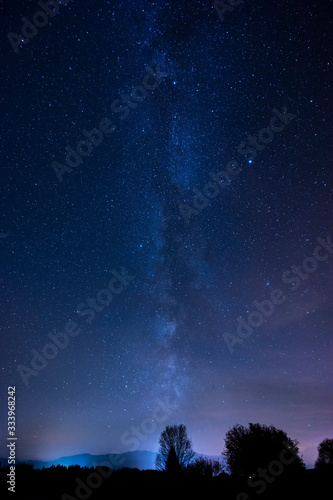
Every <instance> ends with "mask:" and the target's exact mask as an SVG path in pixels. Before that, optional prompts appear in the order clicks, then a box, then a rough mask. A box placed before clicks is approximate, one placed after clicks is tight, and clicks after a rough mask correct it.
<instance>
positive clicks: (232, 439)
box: [223, 423, 304, 478]
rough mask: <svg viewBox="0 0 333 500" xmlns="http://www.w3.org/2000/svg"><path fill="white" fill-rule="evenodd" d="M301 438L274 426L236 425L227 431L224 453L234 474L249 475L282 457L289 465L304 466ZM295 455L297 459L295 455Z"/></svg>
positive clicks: (257, 424) (298, 467)
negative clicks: (292, 436) (301, 454)
mask: <svg viewBox="0 0 333 500" xmlns="http://www.w3.org/2000/svg"><path fill="white" fill-rule="evenodd" d="M297 445H298V442H297V441H296V440H292V439H290V438H289V437H288V436H287V434H286V433H285V432H284V431H282V430H279V429H276V428H275V427H274V426H272V425H271V426H269V427H268V426H266V425H261V424H259V423H256V424H253V423H250V424H249V427H248V428H246V427H244V426H242V425H238V424H237V425H235V426H234V427H232V428H231V429H230V430H229V431H228V432H227V434H226V437H225V450H224V452H223V455H224V456H225V457H226V459H227V463H228V466H229V469H230V472H231V474H233V475H237V476H240V477H244V478H248V477H250V476H251V474H252V473H254V472H256V471H257V470H258V469H259V468H262V467H267V466H268V464H270V463H271V462H273V461H274V462H277V461H278V460H279V459H280V460H282V457H283V462H284V463H288V464H289V465H288V469H289V470H290V468H292V469H293V470H294V471H295V468H297V469H299V470H300V469H303V468H304V464H303V461H302V459H301V458H300V457H299V455H298V453H299V450H298V446H297ZM293 458H294V459H293Z"/></svg>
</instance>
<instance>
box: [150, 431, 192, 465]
mask: <svg viewBox="0 0 333 500" xmlns="http://www.w3.org/2000/svg"><path fill="white" fill-rule="evenodd" d="M159 443H160V448H159V451H158V453H157V456H156V461H155V465H156V469H157V470H165V471H167V472H170V473H178V472H180V471H182V470H183V469H184V468H185V467H187V466H188V465H189V464H190V463H191V462H192V460H193V458H194V451H193V450H192V443H191V440H190V439H189V438H188V436H187V430H186V426H185V425H183V424H181V425H172V426H171V425H168V426H167V427H166V428H165V430H164V431H163V432H162V433H161V437H160V441H159Z"/></svg>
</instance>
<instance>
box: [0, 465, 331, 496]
mask: <svg viewBox="0 0 333 500" xmlns="http://www.w3.org/2000/svg"><path fill="white" fill-rule="evenodd" d="M8 472H9V469H8V467H7V468H1V469H0V475H1V484H2V488H3V487H4V486H5V483H6V481H7V480H8V477H6V475H7V474H8ZM96 472H97V471H96V469H94V468H90V469H89V468H81V467H79V466H72V467H69V468H68V469H67V468H66V467H62V466H57V467H51V468H48V469H42V470H35V469H33V468H32V466H28V465H25V464H21V465H17V466H16V470H15V481H16V488H15V494H14V493H11V492H8V491H7V493H8V496H7V497H8V498H13V499H15V500H17V499H21V498H22V499H24V500H53V499H54V500H56V499H57V500H60V499H61V500H73V499H79V500H87V499H88V498H89V499H90V500H104V499H111V498H115V496H117V497H125V498H126V497H128V496H133V495H140V494H141V495H144V498H145V499H146V498H147V497H148V498H158V497H163V498H167V497H170V496H172V497H176V498H189V495H200V496H202V497H204V498H214V497H216V498H220V499H225V500H229V499H230V500H253V499H258V500H275V499H276V500H278V499H279V500H289V499H290V500H310V499H313V500H321V499H328V498H331V497H332V483H333V474H332V471H328V472H327V471H326V472H321V471H317V470H306V471H303V472H301V473H299V474H298V475H297V476H295V475H293V476H292V477H291V476H287V475H286V473H283V474H281V475H280V476H278V477H276V478H275V479H274V480H273V482H272V483H271V484H268V483H266V484H264V483H263V482H262V483H261V485H260V486H259V485H256V487H249V486H248V485H247V484H246V481H242V480H240V479H234V478H232V477H230V476H229V475H227V474H225V473H222V474H220V475H219V476H218V477H213V478H204V477H197V476H194V475H186V476H183V477H170V475H167V474H166V473H164V472H159V471H154V470H147V471H140V470H138V469H121V470H118V471H112V472H111V469H107V468H106V467H103V468H101V469H99V471H98V475H97V474H96ZM102 476H104V477H102ZM7 486H9V484H8V485H7ZM5 489H7V488H6V487H5ZM261 490H264V491H262V492H260V491H261Z"/></svg>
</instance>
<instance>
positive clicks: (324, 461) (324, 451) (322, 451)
mask: <svg viewBox="0 0 333 500" xmlns="http://www.w3.org/2000/svg"><path fill="white" fill-rule="evenodd" d="M324 467H325V468H326V467H332V468H333V439H327V438H326V439H324V440H323V441H322V442H321V443H320V444H319V446H318V458H317V460H316V463H315V468H316V469H323V468H324Z"/></svg>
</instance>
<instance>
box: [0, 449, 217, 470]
mask: <svg viewBox="0 0 333 500" xmlns="http://www.w3.org/2000/svg"><path fill="white" fill-rule="evenodd" d="M196 456H198V457H199V456H201V457H202V456H205V455H201V454H198V453H196ZM155 458H156V453H154V452H152V451H128V452H126V453H119V454H109V455H90V454H89V453H83V454H81V455H72V456H70V457H61V458H58V459H57V460H52V461H49V462H46V461H45V462H44V461H40V460H16V463H26V464H33V466H34V469H42V468H43V467H45V468H47V467H51V466H52V465H55V466H57V465H64V466H66V467H69V466H70V465H80V467H95V466H97V465H106V466H107V467H110V468H111V469H114V470H117V469H121V468H122V467H129V468H130V469H135V468H137V469H141V470H144V469H155ZM207 458H211V459H214V460H221V459H222V457H221V456H211V457H207ZM0 463H1V466H2V467H5V466H6V465H8V461H7V459H6V458H0Z"/></svg>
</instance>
